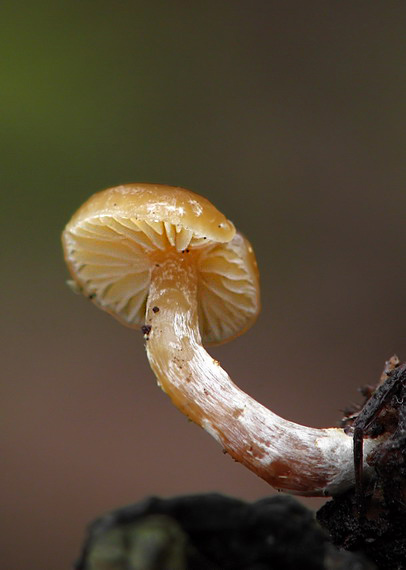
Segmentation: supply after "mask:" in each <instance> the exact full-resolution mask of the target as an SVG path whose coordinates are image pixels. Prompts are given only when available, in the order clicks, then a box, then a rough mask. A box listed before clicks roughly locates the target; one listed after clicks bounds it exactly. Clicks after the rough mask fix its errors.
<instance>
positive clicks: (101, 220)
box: [62, 184, 259, 343]
mask: <svg viewBox="0 0 406 570" xmlns="http://www.w3.org/2000/svg"><path fill="white" fill-rule="evenodd" d="M62 243H63V248H64V253H65V260H66V263H67V265H68V268H69V271H70V273H71V275H72V277H73V279H74V282H75V284H76V286H77V288H78V289H79V290H80V291H81V292H82V293H83V294H85V295H86V296H87V297H89V298H90V299H91V300H92V301H93V302H94V303H95V304H96V305H98V306H99V307H100V308H102V309H104V310H105V311H108V312H109V313H111V314H112V315H113V316H114V317H116V318H117V319H119V320H120V321H121V322H122V323H124V324H126V325H128V326H130V327H135V328H139V327H140V326H142V325H143V324H144V321H145V306H146V299H147V296H148V289H149V283H150V279H151V273H152V270H153V267H154V265H155V263H156V262H157V261H159V259H162V256H163V255H165V253H166V252H168V251H169V250H171V251H177V252H178V253H179V255H185V253H187V254H189V253H191V254H192V255H191V256H190V258H191V259H192V262H193V263H195V264H196V267H197V274H198V280H199V281H198V300H199V325H200V330H201V334H202V338H203V341H204V342H207V343H221V342H225V341H227V340H229V339H231V338H233V337H234V336H237V335H239V334H241V333H242V332H244V331H245V330H246V329H247V328H249V327H250V326H251V324H252V323H253V322H254V320H255V318H256V316H257V314H258V312H259V282H258V270H257V264H256V260H255V255H254V252H253V249H252V247H251V245H250V244H249V242H248V240H246V238H244V237H243V236H242V235H241V234H239V233H236V231H235V228H234V225H233V224H232V222H230V221H229V220H227V219H226V218H225V216H224V215H223V214H221V213H220V212H219V211H218V210H217V209H216V208H215V207H214V206H213V205H212V204H211V203H210V202H209V201H208V200H206V198H203V197H202V196H199V195H198V194H195V193H194V192H191V191H189V190H186V189H183V188H177V187H176V188H175V187H171V186H164V185H158V184H126V185H123V186H117V187H114V188H108V189H107V190H103V191H102V192H98V193H96V194H94V195H93V196H91V197H90V198H89V199H88V200H87V201H86V202H85V203H84V204H83V205H82V206H81V207H80V208H79V210H78V211H77V212H76V213H75V214H74V215H73V217H72V219H71V220H70V222H69V223H68V224H67V226H66V228H65V230H64V231H63V234H62Z"/></svg>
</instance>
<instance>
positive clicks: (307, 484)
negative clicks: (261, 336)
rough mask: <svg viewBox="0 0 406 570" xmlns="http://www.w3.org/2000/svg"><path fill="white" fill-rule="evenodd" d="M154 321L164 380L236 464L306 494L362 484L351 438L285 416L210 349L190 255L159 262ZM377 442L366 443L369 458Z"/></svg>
mask: <svg viewBox="0 0 406 570" xmlns="http://www.w3.org/2000/svg"><path fill="white" fill-rule="evenodd" d="M146 325H147V329H145V330H146V331H147V334H146V337H147V341H146V348H147V354H148V358H149V361H150V364H151V367H152V369H153V371H154V373H155V375H156V376H157V378H158V383H159V385H160V386H161V387H162V389H163V390H164V392H166V393H167V394H168V396H169V397H170V398H171V400H172V402H173V403H174V404H175V406H176V407H177V408H178V409H179V410H180V411H181V412H183V413H184V414H185V415H186V416H187V417H188V418H190V419H191V420H192V421H193V422H195V423H196V424H198V425H200V426H202V427H203V428H204V429H205V430H206V431H207V432H208V433H209V434H210V435H211V436H213V437H214V438H215V439H216V440H217V441H218V443H219V444H220V445H221V446H222V447H223V449H224V451H226V452H227V453H228V454H229V455H230V456H231V457H233V458H234V459H235V460H236V461H239V462H240V463H242V464H243V465H245V466H246V467H248V468H249V469H250V470H251V471H253V472H254V473H256V474H257V475H258V476H260V477H261V478H262V479H264V480H265V481H267V482H268V483H269V484H270V485H272V486H273V487H274V488H276V489H281V490H285V491H288V492H291V493H295V494H299V495H306V496H327V495H333V494H336V493H339V492H342V491H344V490H345V489H347V488H349V487H351V486H353V485H354V466H353V442H352V437H351V436H348V435H346V434H345V433H344V431H343V430H342V429H336V428H326V429H316V428H310V427H305V426H301V425H299V424H295V423H293V422H290V421H287V420H285V419H283V418H280V417H279V416H277V415H276V414H274V413H273V412H271V411H270V410H268V409H267V408H265V407H264V406H262V405H261V404H259V403H258V402H257V401H256V400H254V399H253V398H252V397H250V396H249V395H248V394H246V393H245V392H243V391H242V390H240V389H239V388H238V387H237V386H236V385H235V384H234V383H233V382H232V380H231V379H230V377H229V376H228V374H227V373H226V372H225V371H224V370H223V369H222V368H221V366H220V365H219V363H218V362H217V361H216V360H214V359H213V358H212V357H211V356H210V355H209V354H208V353H207V352H206V350H205V349H204V348H203V346H202V343H201V337H200V332H199V323H198V307H197V278H196V269H195V266H194V263H192V262H191V261H190V260H189V259H187V257H186V256H179V254H178V255H176V256H175V255H173V256H172V257H169V259H166V260H165V261H160V262H159V263H157V264H155V267H154V269H153V271H152V278H151V287H150V292H149V296H148V302H147V310H146ZM149 327H150V328H149ZM373 445H374V442H373V440H366V441H365V443H364V457H365V456H366V455H367V453H368V452H369V450H370V449H372V447H373ZM364 469H365V471H367V470H368V466H367V465H365V466H364Z"/></svg>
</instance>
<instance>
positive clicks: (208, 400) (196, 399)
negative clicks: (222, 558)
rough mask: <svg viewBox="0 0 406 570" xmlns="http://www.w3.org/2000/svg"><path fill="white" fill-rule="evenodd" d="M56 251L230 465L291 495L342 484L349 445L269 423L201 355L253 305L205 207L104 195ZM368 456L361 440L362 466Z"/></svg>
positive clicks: (187, 198) (346, 482)
mask: <svg viewBox="0 0 406 570" xmlns="http://www.w3.org/2000/svg"><path fill="white" fill-rule="evenodd" d="M62 241H63V247H64V252H65V259H66V263H67V265H68V268H69V270H70V273H71V275H72V277H73V279H74V282H75V283H76V285H77V287H79V289H80V290H81V291H82V292H83V293H84V294H85V295H86V296H87V297H89V298H90V299H91V300H92V302H93V303H94V304H96V305H97V306H99V307H100V308H102V309H104V310H105V311H108V312H109V313H111V314H112V315H113V316H114V317H116V318H117V319H119V320H120V321H121V322H122V323H124V324H126V325H128V326H130V327H135V328H142V331H143V332H144V338H145V340H146V351H147V355H148V359H149V362H150V365H151V368H152V370H153V371H154V373H155V375H156V377H157V379H158V384H159V385H160V386H161V388H162V389H163V390H164V392H166V394H168V396H169V397H170V398H171V400H172V402H173V403H174V404H175V406H176V407H177V408H178V409H179V410H180V411H181V412H183V413H184V414H185V415H186V416H187V417H188V418H190V419H191V420H193V421H194V422H195V423H196V424H198V425H200V426H202V427H203V428H204V429H205V430H206V431H207V432H208V433H209V434H210V435H212V436H213V437H214V438H215V439H216V440H217V441H218V442H219V443H220V445H221V446H222V447H223V449H224V451H225V452H227V453H228V454H229V455H230V456H231V457H233V458H234V459H235V460H237V461H239V462H241V463H242V464H243V465H245V466H246V467H248V468H249V469H251V470H252V471H253V472H254V473H256V474H257V475H259V476H260V477H262V478H263V479H264V480H265V481H267V482H268V483H269V484H271V485H272V486H273V487H275V488H276V489H280V490H285V491H289V492H291V493H296V494H299V495H307V496H322V495H324V496H326V495H331V494H336V493H338V492H342V491H344V490H345V489H347V488H349V487H351V486H352V485H353V484H354V468H353V460H352V457H353V443H352V437H350V436H349V435H347V434H346V433H344V431H343V430H342V429H336V428H325V429H315V428H311V427H305V426H302V425H299V424H296V423H293V422H291V421H287V420H285V419H283V418H281V417H279V416H277V415H276V414H274V413H273V412H271V411H270V410H268V409H267V408H265V407H264V406H263V405H261V404H260V403H258V402H257V401H256V400H254V399H253V398H252V397H250V396H249V395H247V394H246V393H244V392H243V391H242V390H240V389H239V388H238V387H237V386H236V385H235V384H234V383H233V382H232V380H231V379H230V377H229V376H228V374H227V373H226V372H225V371H224V370H223V369H222V368H221V366H220V364H219V362H218V361H216V360H214V359H213V358H212V357H211V356H210V355H209V354H208V353H207V352H206V350H205V349H204V348H203V342H204V343H222V342H226V341H228V340H230V339H232V338H233V337H235V336H237V335H239V334H241V333H242V332H244V331H245V330H247V329H248V328H249V327H250V326H251V325H252V324H253V322H254V321H255V319H256V316H257V314H258V312H259V306H260V303H259V281H258V271H257V265H256V260H255V255H254V252H253V249H252V247H251V245H250V244H249V242H248V241H247V239H246V238H245V237H244V236H242V235H241V234H240V233H237V232H236V230H235V228H234V225H233V224H232V223H231V222H230V221H229V220H227V219H226V218H225V217H224V216H223V215H222V214H221V213H220V212H219V211H218V210H217V209H216V208H215V207H214V206H213V205H212V204H210V202H209V201H208V200H206V199H205V198H203V197H201V196H199V195H197V194H195V193H193V192H190V191H188V190H185V189H182V188H173V187H170V186H163V185H153V184H127V185H123V186H118V187H115V188H109V189H107V190H104V191H102V192H99V193H97V194H95V195H93V196H92V197H91V198H90V199H89V200H88V201H87V202H86V203H85V204H84V205H83V206H82V207H81V208H80V209H79V210H78V211H77V212H76V214H75V215H74V216H73V217H72V219H71V220H70V222H69V223H68V225H67V226H66V228H65V230H64V232H63V236H62ZM372 446H373V442H372V440H368V439H367V440H366V441H365V443H364V448H365V451H366V453H365V455H367V453H368V451H369V450H370V449H371V447H372ZM364 468H365V471H366V472H367V471H368V470H369V467H368V465H367V464H366V463H365V465H364Z"/></svg>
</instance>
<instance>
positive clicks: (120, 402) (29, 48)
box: [0, 0, 406, 570]
mask: <svg viewBox="0 0 406 570" xmlns="http://www.w3.org/2000/svg"><path fill="white" fill-rule="evenodd" d="M405 24H406V6H405V4H404V3H399V2H392V1H385V2H356V3H339V2H318V1H315V2H310V3H309V2H299V1H296V2H289V1H288V2H273V1H267V2H265V1H264V2H262V1H255V2H251V3H248V2H243V1H240V0H237V1H234V2H212V1H206V2H191V3H190V2H182V1H178V0H176V1H174V2H144V1H140V2H137V1H135V2H128V1H123V2H114V3H113V2H107V1H105V2H103V1H100V2H87V1H84V2H54V3H52V4H49V3H47V4H45V3H41V2H25V3H20V2H13V3H12V2H7V1H6V2H2V5H1V8H0V45H1V79H0V81H1V85H0V105H1V107H0V108H1V113H0V116H1V130H0V149H1V204H2V207H1V214H2V225H1V232H2V233H1V235H2V247H1V255H2V267H3V270H4V271H3V283H4V286H5V288H4V287H3V292H4V293H5V294H4V297H3V317H2V325H3V339H2V349H3V351H2V352H3V357H2V360H3V366H2V370H3V374H2V383H1V390H2V400H1V401H2V412H1V418H2V419H1V423H2V428H1V438H2V444H1V445H2V463H4V464H3V467H2V469H1V472H0V483H1V490H2V495H3V497H2V504H3V508H2V532H1V541H2V542H4V544H3V545H2V547H1V552H2V555H1V556H2V557H3V560H2V567H3V568H7V570H21V569H22V568H31V569H33V570H36V569H37V568H38V569H39V570H48V569H49V570H54V569H55V570H56V569H58V568H69V567H70V563H71V561H72V560H74V558H75V557H76V555H77V552H78V548H79V544H80V541H81V538H82V535H83V530H84V526H85V524H86V522H87V521H88V520H90V519H92V518H93V517H95V516H96V515H98V514H100V513H102V512H104V511H106V510H108V509H111V508H114V507H117V506H119V505H122V504H127V503H130V502H133V501H136V500H139V499H141V498H143V497H145V496H147V495H150V494H159V495H165V496H168V495H175V494H180V493H191V492H204V491H212V490H217V491H220V492H224V493H228V494H233V495H236V496H239V497H243V498H246V499H255V498H257V497H260V496H264V495H267V494H269V493H272V492H273V491H272V489H270V488H269V487H268V486H267V485H266V484H265V483H263V482H262V481H260V480H257V479H256V478H255V476H254V475H252V474H251V473H249V472H246V471H245V470H244V469H243V468H242V467H241V466H239V465H237V464H234V463H233V462H232V461H231V460H230V458H229V457H227V456H224V455H223V454H222V453H221V450H220V449H219V448H218V446H217V444H216V443H215V442H214V441H212V440H211V438H210V437H209V436H208V435H207V434H205V433H204V432H203V431H202V430H199V429H198V428H196V427H195V426H194V425H191V424H188V422H187V420H186V419H185V418H184V417H183V416H182V415H181V414H179V412H178V411H177V410H175V409H174V408H173V407H172V406H171V404H170V402H169V401H168V400H167V398H166V396H165V395H164V394H163V393H162V392H161V391H160V390H158V389H157V388H156V385H155V380H154V378H153V375H152V373H151V372H150V370H149V368H148V365H147V361H146V357H145V354H144V348H143V341H142V336H141V335H140V334H137V333H135V332H134V331H131V330H129V329H126V328H124V327H122V326H120V325H119V324H118V323H117V322H116V321H115V320H113V319H112V318H111V317H110V316H109V315H107V314H102V312H101V311H98V310H96V309H95V308H94V307H93V306H92V305H91V304H90V303H89V302H87V301H86V300H85V299H83V298H80V297H77V296H75V295H73V294H72V293H71V292H70V291H69V290H68V288H67V287H66V286H65V279H66V278H67V271H66V270H65V266H64V262H63V259H62V253H61V247H60V232H61V230H62V228H63V226H64V225H65V223H66V222H67V221H68V219H69V218H70V216H71V214H72V213H73V212H74V211H75V210H76V209H77V208H78V207H79V206H80V204H81V203H82V202H83V201H84V200H85V199H86V198H87V197H88V196H89V195H90V194H91V193H93V192H95V191H97V190H99V189H102V188H105V187H108V186H114V185H118V184H121V183H125V182H132V181H143V182H159V183H166V184H171V185H181V186H184V187H187V188H190V189H192V190H194V191H196V192H198V193H201V194H203V195H205V196H206V197H208V198H209V199H210V200H211V201H213V202H214V203H215V204H216V206H217V207H218V208H219V209H220V210H222V211H223V212H224V213H225V214H226V215H227V216H228V217H229V218H230V219H231V220H233V221H234V223H235V224H236V225H237V227H238V228H239V229H240V230H242V231H243V232H244V233H245V234H246V235H247V236H248V237H249V239H250V240H251V241H252V243H253V245H254V247H255V250H256V253H257V257H258V262H259V266H260V270H261V277H262V299H263V312H262V315H261V317H260V319H259V320H258V323H257V324H256V325H255V327H254V328H253V329H252V330H251V331H250V332H248V333H247V334H246V335H245V336H244V337H242V338H239V339H237V340H236V341H234V342H233V343H231V344H230V345H225V346H223V347H219V348H216V349H215V350H212V351H211V352H212V354H213V355H214V356H215V357H216V358H218V359H219V360H221V362H222V365H223V366H224V367H225V368H226V370H228V371H229V373H230V374H231V376H232V377H233V378H234V379H235V380H236V382H237V383H238V384H239V385H240V386H241V387H242V388H243V389H245V390H246V391H248V392H249V393H251V394H252V395H253V396H255V397H256V398H257V399H258V400H260V401H261V402H262V403H264V404H265V405H267V406H269V407H271V408H272V409H273V410H274V411H276V412H277V413H279V414H280V415H283V416H285V417H287V418H290V419H294V420H295V421H297V422H300V423H305V424H309V425H314V426H325V425H334V424H335V422H336V421H337V420H338V418H339V417H340V411H339V410H340V409H342V408H343V407H345V406H346V405H348V404H349V403H350V402H351V401H353V400H356V399H357V398H358V396H357V387H358V386H359V385H360V384H365V383H373V382H374V381H375V380H376V379H377V378H378V376H379V374H380V371H381V369H382V366H383V363H384V360H385V359H386V358H388V357H389V356H391V354H393V353H394V352H398V353H399V356H400V357H401V358H402V357H403V359H404V358H406V350H405V326H404V322H403V320H402V319H403V318H404V310H405V295H404V292H405V277H406V271H405V264H404V259H405V249H406V240H405V237H406V225H405V205H406V204H405V203H406V192H405V187H406V162H405V143H406V35H405ZM311 504H312V506H314V507H316V506H317V505H318V504H320V501H317V500H314V501H313V502H311Z"/></svg>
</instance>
